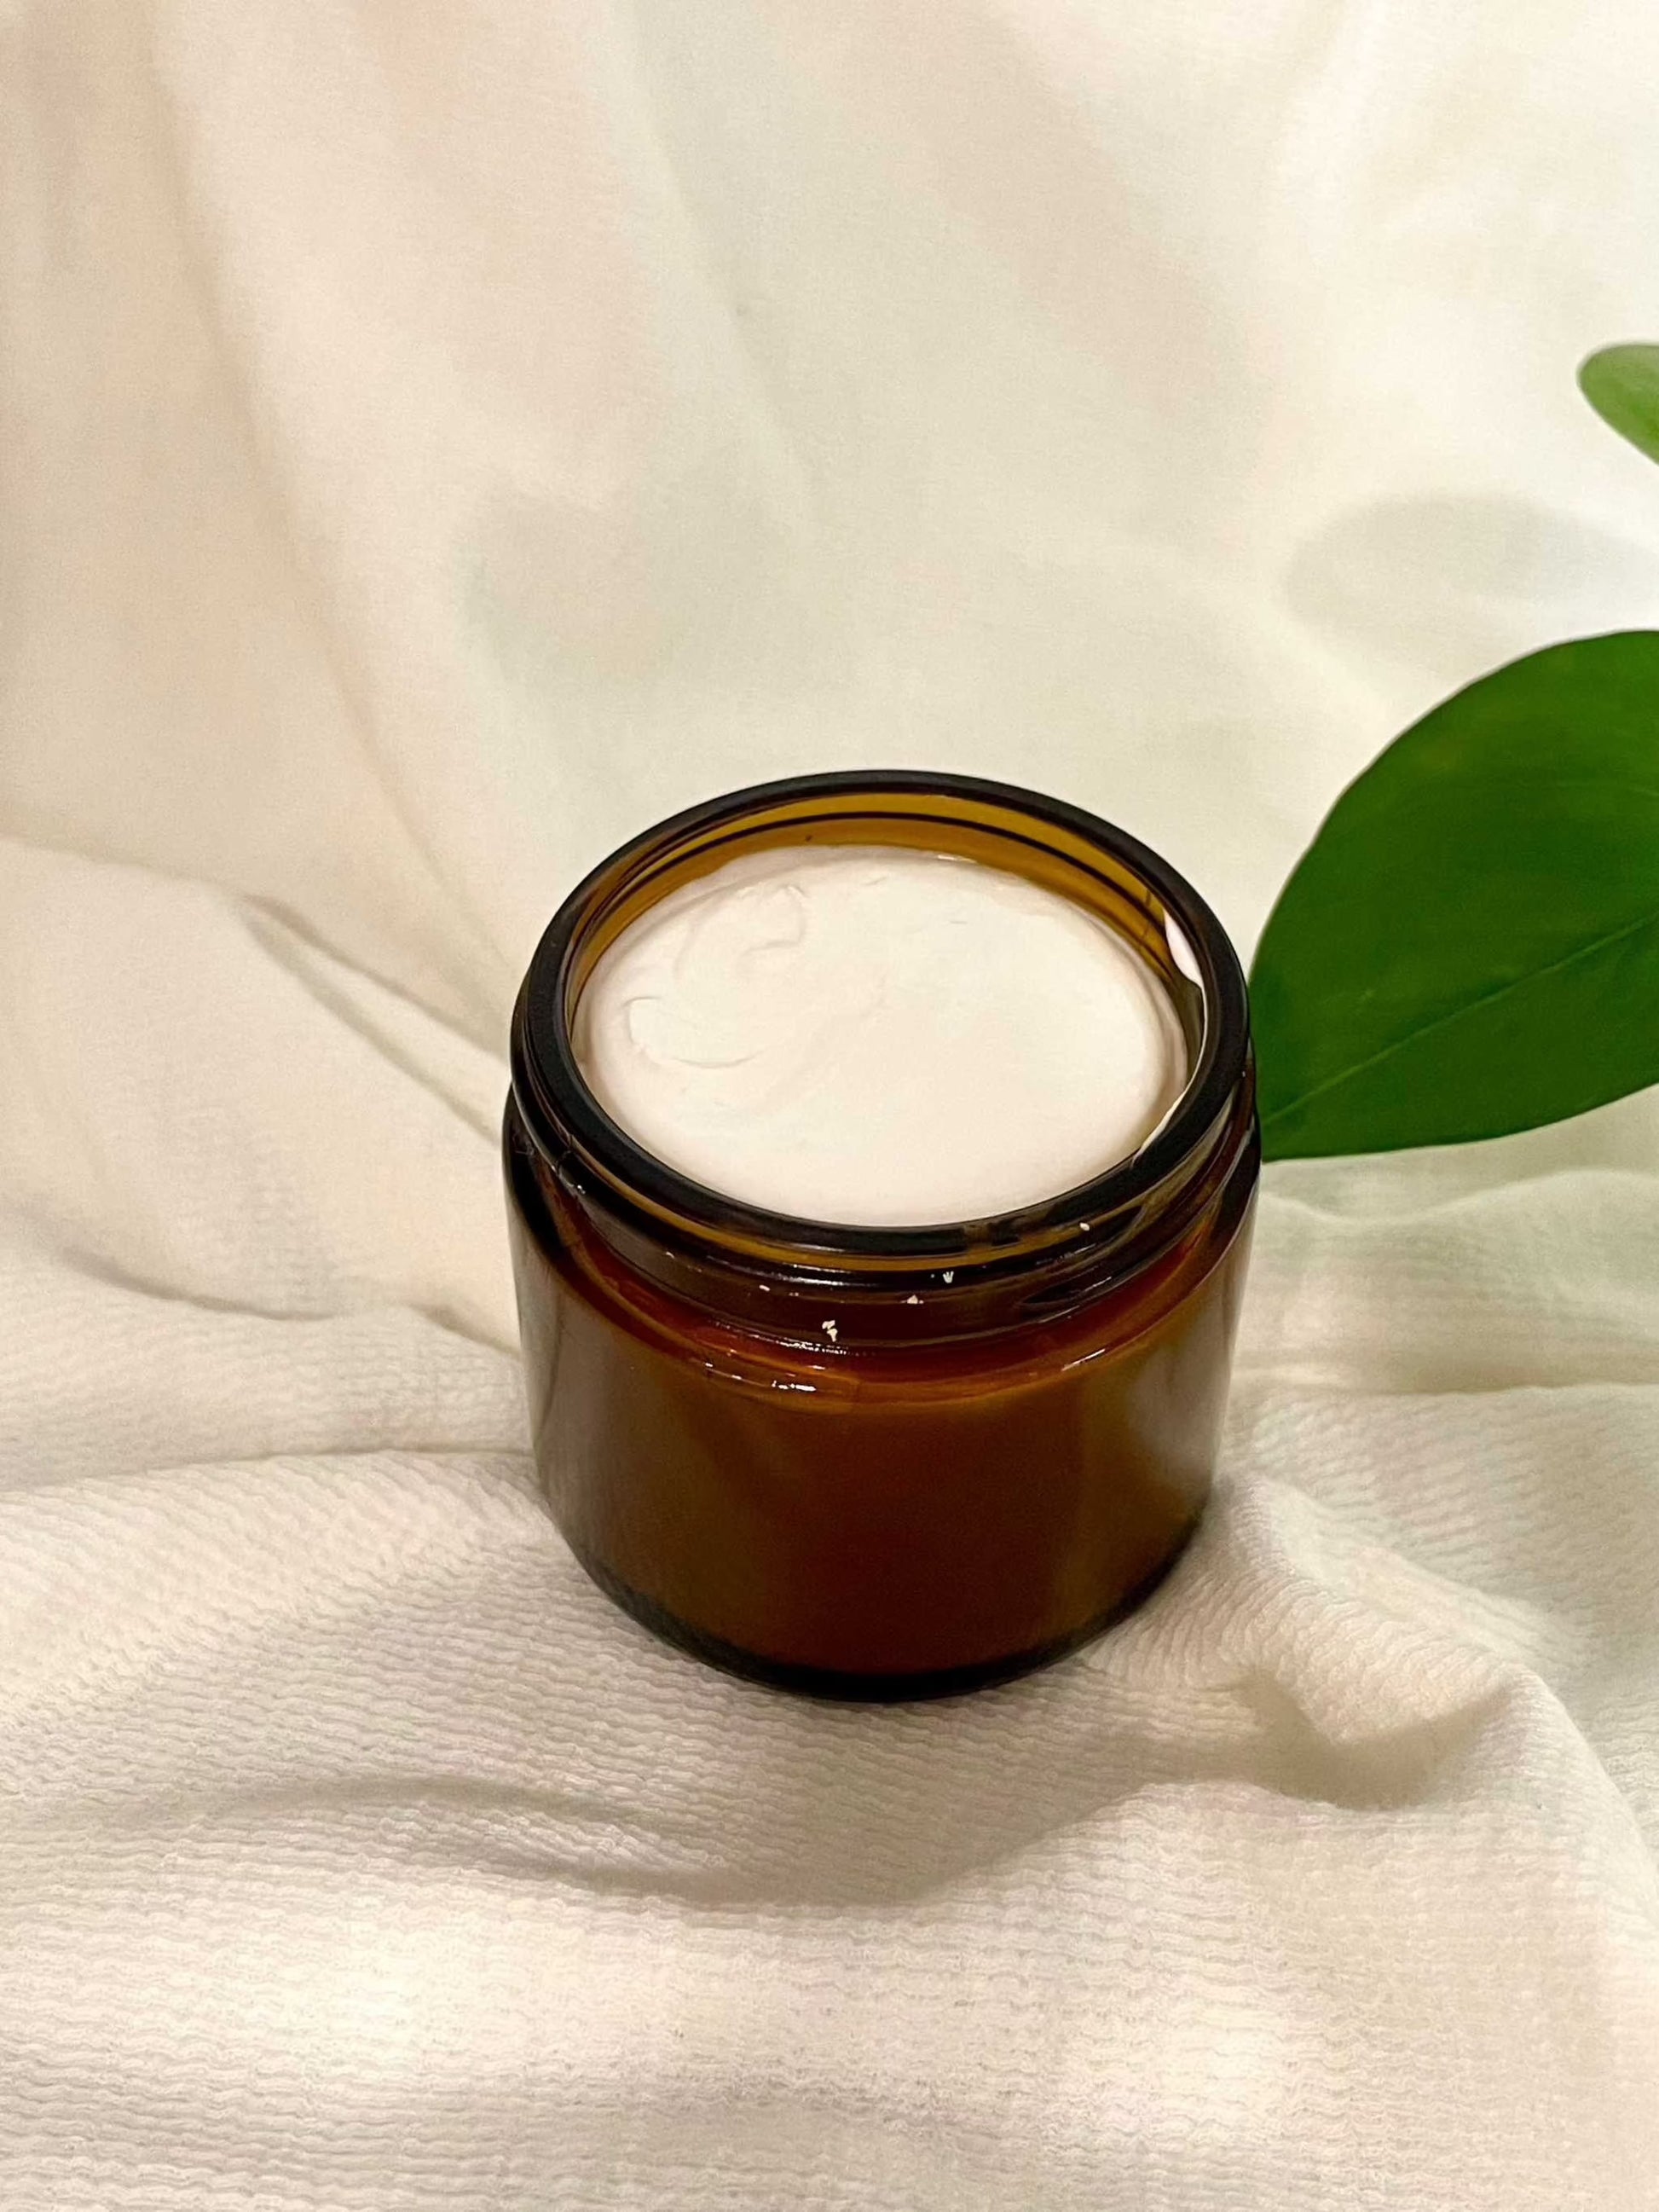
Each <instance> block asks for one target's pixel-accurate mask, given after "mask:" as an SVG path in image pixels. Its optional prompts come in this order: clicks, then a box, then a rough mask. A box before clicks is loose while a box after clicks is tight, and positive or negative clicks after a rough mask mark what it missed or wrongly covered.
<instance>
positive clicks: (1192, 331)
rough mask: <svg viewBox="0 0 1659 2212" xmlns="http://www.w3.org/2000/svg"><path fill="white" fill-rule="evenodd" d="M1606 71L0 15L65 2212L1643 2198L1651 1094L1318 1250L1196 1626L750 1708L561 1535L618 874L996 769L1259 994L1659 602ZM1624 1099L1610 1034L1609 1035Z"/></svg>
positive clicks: (986, 26) (1390, 1168)
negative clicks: (1411, 811)
mask: <svg viewBox="0 0 1659 2212" xmlns="http://www.w3.org/2000/svg"><path fill="white" fill-rule="evenodd" d="M1656 81H1659V15H1656V14H1655V13H1654V12H1653V11H1652V10H1650V9H1641V8H1632V7H1630V6H1628V5H1627V4H1626V0H1576V4H1574V5H1571V6H1563V5H1560V4H1558V0H1468V4H1466V5H1464V6H1462V7H1448V6H1446V5H1445V4H1443V0H1340V4H1339V0H1255V4H1254V5H1250V6H1241V5H1237V4H1234V0H1182V4H1176V5H1166V6H1146V7H1139V8H1126V9H1115V8H1112V7H1110V6H1109V5H1107V4H1106V0H967V4H965V5H963V6H960V7H955V8H939V7H936V6H933V5H930V4H926V0H835V4H834V5H827V6H826V5H822V4H817V0H635V4H634V5H633V6H632V7H628V6H625V5H623V0H355V3H354V0H305V4H303V5H302V4H298V0H235V4H234V5H232V6H228V7H226V6H222V5H217V4H213V0H6V4H4V5H3V6H0V162H3V168H0V173H3V177H4V187H3V201H0V207H3V216H0V326H3V328H4V331H5V333H6V335H5V339H4V343H3V347H0V486H3V489H0V576H3V585H0V631H3V691H0V713H3V723H0V751H3V760H0V826H3V829H4V830H5V831H6V833H7V835H8V837H9V842H8V843H7V844H6V845H5V847H4V848H3V854H4V858H3V869H0V1086H3V1112H0V1178H3V1184H4V1191H5V1210H4V1212H3V1218H0V1284H3V1286H4V1287H3V1307H4V1319H3V1329H0V1454H3V1456H0V1480H3V1485H4V1487H3V1492H0V1638H3V1645H4V1665H3V1669H0V1784H3V1810H0V1822H3V1832H0V1839H3V1859H0V1865H3V1880H0V1917H3V1926H4V1934H3V1938H0V2202H3V2203H4V2205H5V2206H6V2207H7V2212H48V2208H50V2212H60V2208H73V2209H74V2212H82V2208H99V2212H173V2208H181V2207H189V2208H197V2207H202V2208H214V2212H233V2208H234V2212H252V2208H260V2209H261V2212H276V2208H282V2212H295V2208H307V2212H310V2208H318V2212H356V2208H365V2209H367V2208H374V2212H392V2208H399V2212H410V2208H427V2207H430V2208H433V2212H437V2208H443V2212H456V2208H474V2207H476V2208H484V2207H489V2208H497V2207H526V2208H529V2207H536V2208H541V2207H550V2206H558V2207H567V2206H568V2207H582V2208H585V2207H589V2206H592V2207H639V2208H647V2207H648V2208H658V2207H676V2208H681V2207H684V2208H688V2212H699V2209H700V2208H715V2207H718V2208H721V2212H727V2208H730V2209H731V2212H750V2208H752V2212H773V2208H776V2207H783V2206H795V2205H799V2206H803V2207H811V2208H819V2207H823V2208H832V2207H833V2208H842V2207H847V2208H853V2207H856V2208H860V2212H874V2208H882V2212H932V2208H940V2212H958V2208H963V2207H972V2208H975V2212H1069V2208H1073V2207H1079V2208H1081V2207H1089V2208H1099V2207H1106V2206H1112V2207H1117V2206H1123V2207H1133V2208H1136V2212H1141V2208H1145V2212H1207V2209H1208V2208H1212V2207H1225V2208H1231V2212H1243V2208H1256V2207H1263V2206H1267V2207H1274V2208H1278V2207H1286V2208H1310V2212H1311V2208H1343V2212H1347V2208H1358V2207H1362V2206H1363V2207H1375V2208H1377V2212H1382V2208H1385V2207H1386V2208H1400V2212H1441V2208H1443V2212H1488V2208H1490V2212H1534V2208H1535V2209H1536V2212H1546V2208H1547V2212H1561V2208H1566V2207H1583V2208H1586V2212H1589V2208H1594V2209H1595V2212H1610V2208H1611V2209H1612V2212H1625V2208H1630V2207H1642V2206H1649V2205H1653V2204H1656V2203H1659V1883H1656V1873H1655V1863H1654V1857H1653V1848H1654V1844H1655V1841H1656V1828H1659V1717H1656V1714H1659V1607H1656V1589H1659V1459H1656V1446H1659V1112H1656V1108H1655V1103H1654V1102H1653V1100H1652V1099H1651V1098H1648V1099H1640V1100H1636V1101H1632V1102H1630V1103H1627V1104H1626V1105H1625V1106H1622V1107H1620V1108H1616V1109H1611V1110H1609V1111H1607V1112H1606V1113H1603V1114H1601V1115H1595V1116H1593V1117H1590V1118H1589V1120H1587V1121H1583V1122H1582V1123H1580V1124H1577V1125H1576V1126H1573V1127H1564V1128H1561V1129H1559V1130H1555V1131H1551V1132H1547V1133H1541V1134H1539V1135H1537V1136H1534V1137H1531V1138H1527V1139H1518V1140H1515V1141H1513V1142H1510V1143H1509V1144H1506V1145H1501V1146H1488V1147H1484V1148H1480V1149H1479V1150H1474V1151H1470V1152H1465V1153H1442V1154H1437V1155H1433V1156H1425V1157H1423V1158H1414V1159H1413V1158H1407V1159H1397V1160H1393V1161H1378V1162H1370V1163H1364V1164H1349V1165H1310V1166H1306V1167H1298V1168H1297V1169H1295V1170H1283V1171H1275V1173H1274V1174H1273V1176H1270V1178H1269V1182H1268V1191H1267V1197H1266V1200H1265V1203H1264V1206H1263V1209H1262V1214H1261V1227H1260V1236H1259V1248H1258V1257H1257V1261H1256V1267H1255V1275H1254V1279H1253V1283H1252V1287H1251V1292H1250V1297H1249V1310H1248V1314H1247V1318H1246V1322H1245V1332H1244V1341H1243V1347H1242V1353H1241V1366H1240V1373H1239V1379H1238V1385H1237V1393H1236V1397H1235V1401H1234V1406H1233V1412H1232V1417H1231V1426H1230V1430H1229V1435H1228V1442H1227V1446H1226V1454H1225V1470H1224V1478H1223V1480H1222V1483H1221V1486H1220V1490H1219V1493H1218V1498H1217V1500H1216V1503H1215V1506H1214V1510H1213V1511H1212V1515H1211V1516H1210V1518H1209V1520H1208V1522H1207V1523H1206V1528H1205V1529H1204V1532H1203V1534H1202V1537H1201V1540H1200V1542H1199V1544H1198V1546H1197V1547H1196V1549H1195V1551H1194V1553H1192V1555H1191V1556H1190V1557H1189V1558H1188V1560H1187V1561H1186V1562H1185V1564H1184V1565H1182V1569H1181V1570H1180V1571H1179V1573H1178V1575H1177V1577H1176V1579H1175V1580H1174V1582H1173V1583H1171V1585H1170V1586H1169V1587H1168V1588H1167V1589H1166V1590H1165V1591H1164V1593H1163V1594H1162V1595H1160V1596H1159V1597H1158V1600H1157V1601H1155V1602H1154V1603H1153V1604H1152V1606H1151V1607H1149V1608H1148V1609H1147V1610H1146V1612H1145V1613H1143V1614H1142V1615H1141V1616H1139V1618H1137V1619H1136V1620H1134V1621H1133V1623H1131V1624H1130V1625H1129V1626H1127V1627H1126V1628H1124V1629H1123V1630H1122V1631H1121V1632H1119V1633H1117V1634H1115V1635H1114V1636H1112V1637H1110V1638H1108V1639H1107V1640H1106V1641H1104V1642H1103V1643H1102V1644H1099V1645H1098V1646H1097V1648H1095V1649H1094V1650H1091V1652H1090V1653H1088V1654H1087V1655H1086V1656H1083V1657H1081V1658H1079V1659H1078V1660H1076V1661H1074V1662H1071V1663H1069V1664H1067V1665H1066V1666H1063V1667H1061V1668H1057V1669H1055V1670H1054V1671H1053V1672H1051V1673H1049V1674H1045V1675H1043V1676H1042V1677H1040V1678H1037V1679H1035V1680H1030V1681H1028V1682H1026V1683H1024V1684H1023V1685H1020V1686H1015V1687H1013V1688H1011V1689H1008V1690H1006V1691H1004V1692H997V1693H994V1694H990V1695H986V1696H982V1697H980V1698H977V1699H969V1700H967V1701H963V1702H959V1703H957V1704H953V1705H948V1706H944V1707H938V1708H933V1709H918V1710H908V1711H889V1712H883V1713H869V1712H862V1711H837V1710H829V1709H821V1708H817V1707H814V1706H812V1705H806V1704H802V1703H797V1702H793V1701H791V1700H789V1699H784V1698H780V1697H775V1696H772V1695H769V1694H768V1693H766V1692H761V1691H758V1690H756V1689H752V1688H750V1687H746V1686H740V1685H738V1684H735V1683H733V1682H731V1681H728V1680H723V1679H721V1678H720V1677H719V1676H717V1675H714V1674H708V1673H705V1672H703V1671H702V1670H700V1669H699V1668H696V1667H695V1666H693V1665H691V1664H690V1663H689V1662H685V1661H683V1660H682V1659H680V1658H678V1657H677V1656H674V1655H672V1654H671V1653H670V1652H668V1651H666V1650H662V1649H660V1648H659V1647H658V1646H657V1645H656V1644H653V1643H652V1642H651V1641H650V1640H649V1639H648V1638H646V1637H645V1636H644V1635H643V1634H642V1633H641V1632H639V1631H637V1630H636V1629H635V1627H634V1626H632V1625H630V1624H629V1622H627V1621H626V1620H623V1618H622V1617H621V1616H620V1615H619V1614H617V1613H615V1612H614V1611H613V1610H612V1609H611V1607H609V1606H608V1605H607V1604H606V1603H605V1601H603V1600H602V1599H601V1598H600V1597H599V1596H598V1595H596V1594H595V1593H594V1592H593V1591H592V1589H590V1588H589V1587H588V1585H587V1584H586V1583H585V1581H584V1580H583V1578H582V1577H581V1576H580V1573H579V1572H578V1571H576V1569H575V1568H574V1565H572V1563H571V1561H570V1560H569V1559H568V1555H567V1554H566V1553H565V1552H564V1550H563V1548H562V1546H561V1544H560V1541H559V1540H558V1538H557V1537H556V1534H555V1533H554V1532H553V1530H552V1528H551V1527H550V1523H549V1522H548V1520H547V1518H546V1516H545V1514H544V1510H543V1509H542V1506H541V1505H540V1504H539V1503H538V1497H537V1494H536V1492H535V1489H534V1486H533V1483H532V1478H531V1474H530V1471H529V1468H528V1465H527V1462H526V1457H525V1454H524V1428H523V1419H522V1415H521V1413H520V1399H519V1389H518V1376H517V1370H516V1366H515V1361H514V1356H513V1338H514V1332H513V1319H512V1309H511V1298H510V1287H509V1283H508V1279H507V1265H506V1259H505V1252H504V1243H503V1235H502V1224H501V1204H500V1200H499V1196H498V1190H497V1172H496V1164H495V1121H496V1115H497V1112H498V1109H499V1103H500V1098H501V1089H502V1080H503V1070H502V1063H501V1040H502V1036H503V1033H504V1027H505V1019H506V1015H507V1008H508V1005H509V1000H510V995H511V992H512V988H513V982H514V981H515V978H516V975H517V974H518V972H519V970H520V967H521V965H522V963H523V962H524V959H525V957H526V954H527V952H528V950H529V947H530V945H531V944H532V939H533V937H534V935H535V933H536V931H537V929H538V927H539V925H540V924H541V922H542V921H543V920H544V918H545V916H546V915H547V914H548V913H549V912H550V909H551V908H552V907H553V905H554V904H555V903H556V901H557V899H558V898H559V896H561V895H562V892H563V890H565V889H566V888H567V887H568V884H569V883H570V882H571V880H572V879H573V877H574V873H575V872H576V871H577V870H578V869H579V868H580V867H581V866H585V865H586V864H587V863H589V862H591V861H592V860H593V859H595V858H596V857H597V856H598V855H599V854H600V853H601V852H602V851H604V850H605V848H607V847H608V846H609V845H610V844H611V843H612V842H615V840H617V838H618V837H619V836H623V835H624V834H626V833H627V832H629V831H630V830H632V829H635V828H636V827H638V826H640V825H641V824H642V823H644V822H646V821H647V820H648V819H650V818H652V817H655V816H656V815H658V814H660V813H662V812H664V811H666V810H667V809H669V808H670V807H671V806H674V805H678V804H681V803H684V802H686V801H688V800H690V799H693V798H694V797H696V796H698V795H701V794H703V793H708V792H710V791H713V790H715V789H718V788H720V787H726V786H729V785H731V784H733V783H737V782H740V781H746V780H750V779H752V778H754V777H757V776H759V775H768V774H776V773H781V772H787V771H789V770H793V769H804V768H807V767H810V766H829V765H837V764H847V763H855V762H866V761H879V762H896V763H921V764H927V763H945V764H949V765H951V766H957V767H962V768H966V769H978V770H986V771H990V772H993V773H1000V774H1004V775H1011V776H1014V777H1018V778H1019V779H1021V780H1024V781H1030V782H1035V783H1037V784H1039V785H1043V786H1047V787H1049V788H1051V789H1054V790H1055V791H1058V792H1060V793H1064V794H1066V795H1067V796H1069V797H1071V798H1073V799H1078V800H1079V801H1081V802H1083V803H1084V804H1085V805H1092V806H1095V807H1097V809H1099V810H1100V811H1103V812H1105V813H1106V814H1108V815H1109V816H1112V817H1115V818H1116V819H1118V820H1120V821H1121V822H1123V823H1126V824H1127V826H1129V827H1130V828H1132V829H1134V830H1136V831H1138V832H1139V833H1140V834H1142V835H1143V836H1146V837H1148V838H1150V839H1151V840H1152V842H1155V843H1157V844H1158V845H1160V846H1161V847H1163V848H1164V849H1165V850H1166V851H1167V852H1169V854H1170V856H1171V857H1172V858H1173V859H1175V860H1176V861H1177V862H1178V863H1179V864H1181V865H1182V866H1184V867H1186V868H1188V870H1189V871H1190V872H1192V873H1193V874H1194V876H1195V877H1196V878H1197V879H1198V880H1199V882H1200V884H1202V885H1203V886H1204V887H1205V888H1206V889H1207V890H1209V891H1210V893H1211V894H1212V896H1213V897H1214V898H1215V900H1216V901H1217V902H1218V904H1219V906H1220V907H1221V908H1222V910H1223V912H1224V914H1225V916H1226V917H1227V918H1228V920H1229V921H1231V924H1232V925H1233V926H1234V927H1235V928H1236V930H1237V933H1238V935H1239V937H1240V939H1241V940H1242V941H1243V942H1244V944H1245V945H1247V946H1248V944H1249V940H1250V939H1252V938H1253V936H1254V934H1255V930H1256V928H1257V927H1259V925H1260V921H1261V917H1262V915H1263V914H1264V913H1265V911H1266V908H1267V903H1268V902H1269V900H1270V898H1271V896H1272V894H1273V890H1274V888H1275V886H1276V884H1277V883H1278V882H1279V879H1280V878H1281V877H1282V875H1283V873H1284V872H1285V869H1286V868H1287V867H1288V866H1289V864H1290V862H1291V860H1292V858H1293V857H1294V855H1295V854H1296V852H1297V849H1298V848H1299V846H1300V845H1301V843H1302V842H1304V839H1305V837H1306V836H1307V835H1308V834H1309V832H1310V830H1311V829H1312V827H1313V825H1314V823H1316V820H1317V818H1318V817H1319V815H1320V814H1321V812H1322V810H1323V809H1324V807H1325V806H1326V805H1328V802H1329V800H1330V799H1331V798H1332V797H1333V795H1334V793H1335V792H1336V790H1337V789H1338V788H1339V787H1340V784H1341V783H1342V781H1344V780H1345V779H1346V777H1347V776H1348V775H1350V774H1352V772H1353V771H1354V770H1355V769H1357V768H1358V766H1359V765H1360V764H1361V763H1363V762H1364V760H1365V759H1366V758H1367V757H1369V756H1370V754H1371V753H1372V752H1373V751H1374V750H1376V747H1377V746H1378V745H1379V744H1382V743H1383V740H1384V739H1385V738H1387V737H1388V736H1389V734H1390V733H1391V732H1393V731H1394V730H1395V729H1396V728H1398V727H1399V726H1401V724H1402V723H1403V722H1404V721H1405V720H1407V719H1409V718H1410V716H1411V715H1412V714H1414V713H1415V712H1416V711H1418V710H1419V709H1420V708H1422V707H1423V706H1425V705H1426V704H1427V703H1428V702H1430V701H1431V699H1433V698H1434V697H1436V696H1438V695H1439V694H1440V693H1441V692H1443V690H1446V689H1447V688H1449V686H1450V685H1451V684H1453V683H1455V682H1456V681H1457V680H1460V679H1462V678H1465V677H1468V676H1469V675H1472V674H1474V673H1475V672H1477V671H1479V670H1480V669H1481V668H1482V667H1484V666H1486V665H1490V664H1492V662H1494V661H1495V660H1498V659H1502V658H1504V657H1506V656H1508V655H1509V654H1510V653H1514V652H1516V651H1519V650H1522V649H1523V648H1525V647H1528V646H1531V645H1534V644H1541V643H1544V642H1547V641H1549V640H1551V639H1553V638H1555V637H1559V636H1561V635H1566V634H1569V633H1572V632H1575V631H1584V630H1588V629H1596V628H1601V627H1612V626H1616V625H1617V624H1619V623H1626V622H1631V621H1638V622H1639V621H1642V620H1644V619H1647V618H1650V617H1652V616H1653V615H1654V613H1655V611H1656V610H1659V474H1656V473H1655V472H1654V471H1644V467H1643V465H1642V464H1641V463H1640V462H1639V461H1638V459H1636V458H1635V457H1634V456H1633V455H1632V454H1631V453H1628V452H1627V451H1626V449H1625V448H1623V447H1620V445H1619V444H1618V443H1617V442H1616V441H1614V440H1613V438H1612V437H1611V436H1610V435H1608V434H1607V433H1606V432H1605V431H1603V430H1602V429H1601V428H1600V427H1599V426H1598V425H1597V424H1596V423H1595V421H1594V420H1593V418H1592V417H1591V416H1589V413H1588V411H1587V410H1585V409H1584V408H1583V406H1582V404H1580V402H1579V401H1578V400H1577V398H1576V396H1575V393H1574V392H1573V388H1572V373H1573V368H1574V365H1575V362H1576V361H1577V357H1578V356H1580V355H1581V354H1582V353H1583V352H1584V351H1585V350H1587V349H1589V348H1590V347H1591V346H1593V345H1595V344H1596V343H1601V342H1604V341H1607V340H1611V339H1613V338H1617V337H1642V336H1655V335H1659V327H1656V326H1659V224H1656V221H1655V216H1654V210H1655V207H1656V205H1659V133H1656V131H1655V130H1654V128H1653V106H1652V100H1653V94H1652V88H1653V85H1654V83H1655V82H1656ZM1632 1018H1633V1019H1634V1018H1651V1010H1638V1011H1633V1012H1632Z"/></svg>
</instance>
